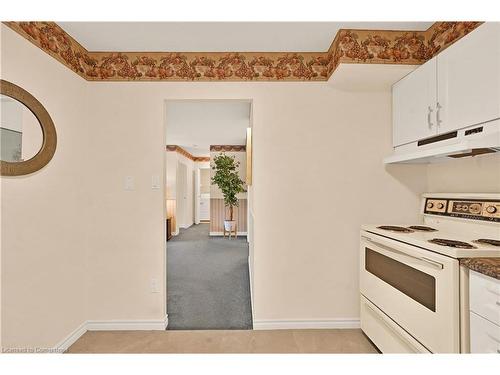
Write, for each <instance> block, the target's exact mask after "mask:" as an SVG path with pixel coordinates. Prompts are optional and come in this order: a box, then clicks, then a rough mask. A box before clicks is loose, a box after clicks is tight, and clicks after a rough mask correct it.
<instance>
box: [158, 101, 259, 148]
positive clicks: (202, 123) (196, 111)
mask: <svg viewBox="0 0 500 375" xmlns="http://www.w3.org/2000/svg"><path fill="white" fill-rule="evenodd" d="M250 108H251V104H250V102H248V101H240V100H169V101H167V102H166V123H167V131H166V134H167V135H166V144H167V145H177V146H180V147H182V148H183V149H185V150H186V151H188V152H189V153H190V154H191V155H193V156H209V155H210V145H244V144H245V142H246V128H247V127H249V126H250ZM195 145H196V146H195Z"/></svg>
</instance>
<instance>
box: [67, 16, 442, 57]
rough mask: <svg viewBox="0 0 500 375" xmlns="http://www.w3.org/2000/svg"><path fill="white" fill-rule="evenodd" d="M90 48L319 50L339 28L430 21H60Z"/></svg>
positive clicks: (402, 26)
mask: <svg viewBox="0 0 500 375" xmlns="http://www.w3.org/2000/svg"><path fill="white" fill-rule="evenodd" d="M58 24H59V26H61V27H62V28H63V29H64V30H65V31H66V32H67V33H68V34H70V35H71V36H72V37H73V38H74V39H76V40H77V41H78V42H79V43H80V44H81V45H82V46H83V47H85V48H86V49H87V50H88V51H94V52H99V51H100V52H112V51H121V52H156V51H162V52H227V51H231V52H235V51H238V52H290V51H292V52H320V51H326V50H328V48H329V47H330V44H331V43H332V40H333V38H334V37H335V35H336V34H337V31H338V30H339V29H340V28H351V29H371V30H415V31H424V30H427V29H428V28H429V27H430V26H431V25H432V24H433V22H58Z"/></svg>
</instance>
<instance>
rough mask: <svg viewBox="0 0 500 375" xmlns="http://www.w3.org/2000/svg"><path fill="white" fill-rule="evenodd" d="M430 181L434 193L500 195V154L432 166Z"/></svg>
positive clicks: (431, 190) (429, 172) (429, 173)
mask: <svg viewBox="0 0 500 375" xmlns="http://www.w3.org/2000/svg"><path fill="white" fill-rule="evenodd" d="M428 181H429V185H428V186H429V188H428V189H429V191H430V192H433V193H437V192H440V193H443V192H445V193H499V192H500V153H496V154H491V155H482V156H475V157H473V158H464V159H458V160H452V161H447V162H444V163H437V164H430V165H429V167H428Z"/></svg>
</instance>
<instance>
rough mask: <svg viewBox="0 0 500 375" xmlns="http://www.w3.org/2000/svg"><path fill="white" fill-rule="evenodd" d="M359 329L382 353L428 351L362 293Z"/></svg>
mask: <svg viewBox="0 0 500 375" xmlns="http://www.w3.org/2000/svg"><path fill="white" fill-rule="evenodd" d="M361 329H362V330H363V332H364V333H365V334H366V335H367V336H368V337H369V338H370V340H372V342H373V343H374V344H375V345H376V346H377V348H378V349H379V350H380V351H381V352H382V353H430V352H429V351H428V350H427V349H426V348H425V347H423V346H422V345H421V344H420V343H419V342H418V341H417V340H415V339H414V338H413V337H412V336H410V335H409V334H408V333H407V332H406V331H404V330H403V329H402V328H401V327H400V326H398V325H397V324H396V323H395V322H394V321H393V320H392V319H390V318H389V317H388V316H387V315H385V314H384V313H383V312H382V311H381V310H380V309H379V308H377V307H376V306H375V305H374V304H372V303H371V302H370V301H368V300H367V299H366V298H365V297H364V296H363V295H361Z"/></svg>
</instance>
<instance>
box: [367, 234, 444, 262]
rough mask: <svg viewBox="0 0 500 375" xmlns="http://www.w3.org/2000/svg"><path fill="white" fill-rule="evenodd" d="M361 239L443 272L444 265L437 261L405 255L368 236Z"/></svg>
mask: <svg viewBox="0 0 500 375" xmlns="http://www.w3.org/2000/svg"><path fill="white" fill-rule="evenodd" d="M361 237H362V238H363V239H365V240H366V241H368V242H371V243H373V244H374V245H376V246H378V247H381V248H382V249H384V250H386V251H389V252H391V253H394V254H398V255H403V256H405V257H408V258H412V259H416V260H419V261H421V262H424V263H427V264H428V265H431V266H432V267H434V268H436V269H438V270H442V269H443V268H444V266H443V264H442V263H439V262H436V261H435V260H432V259H429V258H426V257H418V256H415V255H410V254H407V253H405V252H403V251H399V250H396V249H393V248H390V247H389V246H386V245H384V244H381V243H379V242H377V241H374V240H372V239H371V238H370V237H367V236H361Z"/></svg>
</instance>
